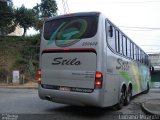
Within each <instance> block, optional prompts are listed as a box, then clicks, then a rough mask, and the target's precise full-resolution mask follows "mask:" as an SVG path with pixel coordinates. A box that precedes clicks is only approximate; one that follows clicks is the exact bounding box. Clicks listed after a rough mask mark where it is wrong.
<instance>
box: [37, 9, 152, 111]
mask: <svg viewBox="0 0 160 120" xmlns="http://www.w3.org/2000/svg"><path fill="white" fill-rule="evenodd" d="M149 81H150V70H149V63H148V55H147V54H146V53H145V52H144V51H143V50H142V49H140V48H139V47H138V46H137V45H136V44H135V43H134V42H133V41H132V40H131V39H130V38H128V37H127V36H126V35H125V34H124V33H123V32H122V31H121V30H120V29H119V28H118V27H116V26H115V25H114V24H113V23H112V22H111V21H109V20H108V19H107V18H106V17H105V16H104V15H103V14H102V13H99V12H83V13H73V14H67V15H62V16H56V17H54V18H49V19H48V20H46V21H45V22H44V27H43V33H42V37H41V46H40V66H39V71H38V82H39V89H38V91H39V97H40V98H41V99H44V100H49V101H53V102H57V103H64V104H71V105H80V106H85V105H87V106H98V107H108V106H114V105H115V106H116V107H117V108H118V109H121V108H122V107H123V105H127V104H128V103H129V102H130V99H131V97H132V96H133V95H136V94H139V93H141V92H148V91H149Z"/></svg>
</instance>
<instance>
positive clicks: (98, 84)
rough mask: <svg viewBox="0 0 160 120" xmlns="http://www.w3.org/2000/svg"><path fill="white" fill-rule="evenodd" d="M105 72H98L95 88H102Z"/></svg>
mask: <svg viewBox="0 0 160 120" xmlns="http://www.w3.org/2000/svg"><path fill="white" fill-rule="evenodd" d="M102 83H103V74H102V73H101V72H96V74H95V89H100V88H102Z"/></svg>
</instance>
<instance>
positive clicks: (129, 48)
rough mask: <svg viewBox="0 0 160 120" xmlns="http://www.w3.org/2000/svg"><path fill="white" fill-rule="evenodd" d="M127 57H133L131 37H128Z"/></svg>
mask: <svg viewBox="0 0 160 120" xmlns="http://www.w3.org/2000/svg"><path fill="white" fill-rule="evenodd" d="M127 57H129V58H130V57H131V44H130V40H129V39H127Z"/></svg>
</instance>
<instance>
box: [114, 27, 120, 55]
mask: <svg viewBox="0 0 160 120" xmlns="http://www.w3.org/2000/svg"><path fill="white" fill-rule="evenodd" d="M115 40H116V52H118V53H119V52H120V41H119V31H118V30H115Z"/></svg>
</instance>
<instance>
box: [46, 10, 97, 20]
mask: <svg viewBox="0 0 160 120" xmlns="http://www.w3.org/2000/svg"><path fill="white" fill-rule="evenodd" d="M99 14H100V12H77V13H69V14H64V15H59V16H54V17H52V18H47V19H45V21H50V20H52V19H60V18H66V17H78V16H94V15H99Z"/></svg>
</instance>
